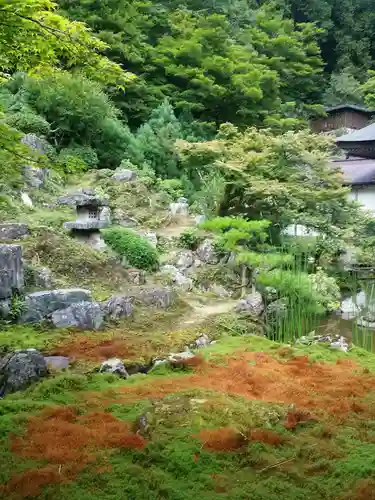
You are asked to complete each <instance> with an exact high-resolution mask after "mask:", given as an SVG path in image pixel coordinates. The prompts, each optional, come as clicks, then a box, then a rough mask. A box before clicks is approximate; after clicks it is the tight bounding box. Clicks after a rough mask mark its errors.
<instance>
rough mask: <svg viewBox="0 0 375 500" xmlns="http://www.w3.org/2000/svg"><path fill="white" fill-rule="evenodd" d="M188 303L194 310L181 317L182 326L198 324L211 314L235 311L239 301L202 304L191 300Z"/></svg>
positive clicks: (180, 324)
mask: <svg viewBox="0 0 375 500" xmlns="http://www.w3.org/2000/svg"><path fill="white" fill-rule="evenodd" d="M188 303H189V305H190V306H191V307H192V308H193V310H192V311H189V312H188V313H187V314H186V315H185V316H184V317H182V318H181V322H180V323H179V326H180V327H181V326H187V325H197V324H199V323H202V322H203V321H205V320H206V319H207V318H209V317H210V316H217V315H219V314H225V313H229V312H230V311H233V309H234V308H235V306H236V304H237V301H235V300H226V301H225V302H224V301H221V302H220V301H216V302H214V303H209V304H201V303H199V302H198V301H194V300H191V301H189V302H188Z"/></svg>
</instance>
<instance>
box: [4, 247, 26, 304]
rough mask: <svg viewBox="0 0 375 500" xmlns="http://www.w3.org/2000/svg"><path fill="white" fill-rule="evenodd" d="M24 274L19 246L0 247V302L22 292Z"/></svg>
mask: <svg viewBox="0 0 375 500" xmlns="http://www.w3.org/2000/svg"><path fill="white" fill-rule="evenodd" d="M23 287H24V272H23V261H22V248H21V246H20V245H0V300H1V299H7V298H9V297H11V296H12V294H13V293H14V292H18V293H20V292H22V290H23Z"/></svg>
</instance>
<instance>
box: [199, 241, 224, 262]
mask: <svg viewBox="0 0 375 500" xmlns="http://www.w3.org/2000/svg"><path fill="white" fill-rule="evenodd" d="M196 254H197V257H198V259H199V260H200V261H202V262H204V263H205V264H217V263H218V262H219V257H218V256H217V255H216V251H215V247H214V244H213V242H212V240H210V239H208V238H207V239H205V240H204V241H203V243H201V244H200V245H199V247H198V248H197V250H196Z"/></svg>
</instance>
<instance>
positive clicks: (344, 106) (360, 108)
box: [324, 104, 375, 115]
mask: <svg viewBox="0 0 375 500" xmlns="http://www.w3.org/2000/svg"><path fill="white" fill-rule="evenodd" d="M344 109H351V110H354V111H359V112H361V113H365V114H367V115H373V114H375V109H368V108H364V107H363V106H357V105H356V104H340V105H338V106H327V107H325V108H324V110H325V112H326V113H330V112H332V111H342V110H344Z"/></svg>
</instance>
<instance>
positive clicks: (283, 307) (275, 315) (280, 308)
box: [266, 298, 288, 320]
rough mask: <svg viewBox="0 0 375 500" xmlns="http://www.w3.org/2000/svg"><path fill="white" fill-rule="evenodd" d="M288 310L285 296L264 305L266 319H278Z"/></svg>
mask: <svg viewBox="0 0 375 500" xmlns="http://www.w3.org/2000/svg"><path fill="white" fill-rule="evenodd" d="M287 311H288V301H287V299H285V298H281V299H277V300H275V301H274V302H271V303H270V304H268V306H267V307H266V316H267V319H271V320H272V319H280V318H281V317H285V316H286V314H287Z"/></svg>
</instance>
